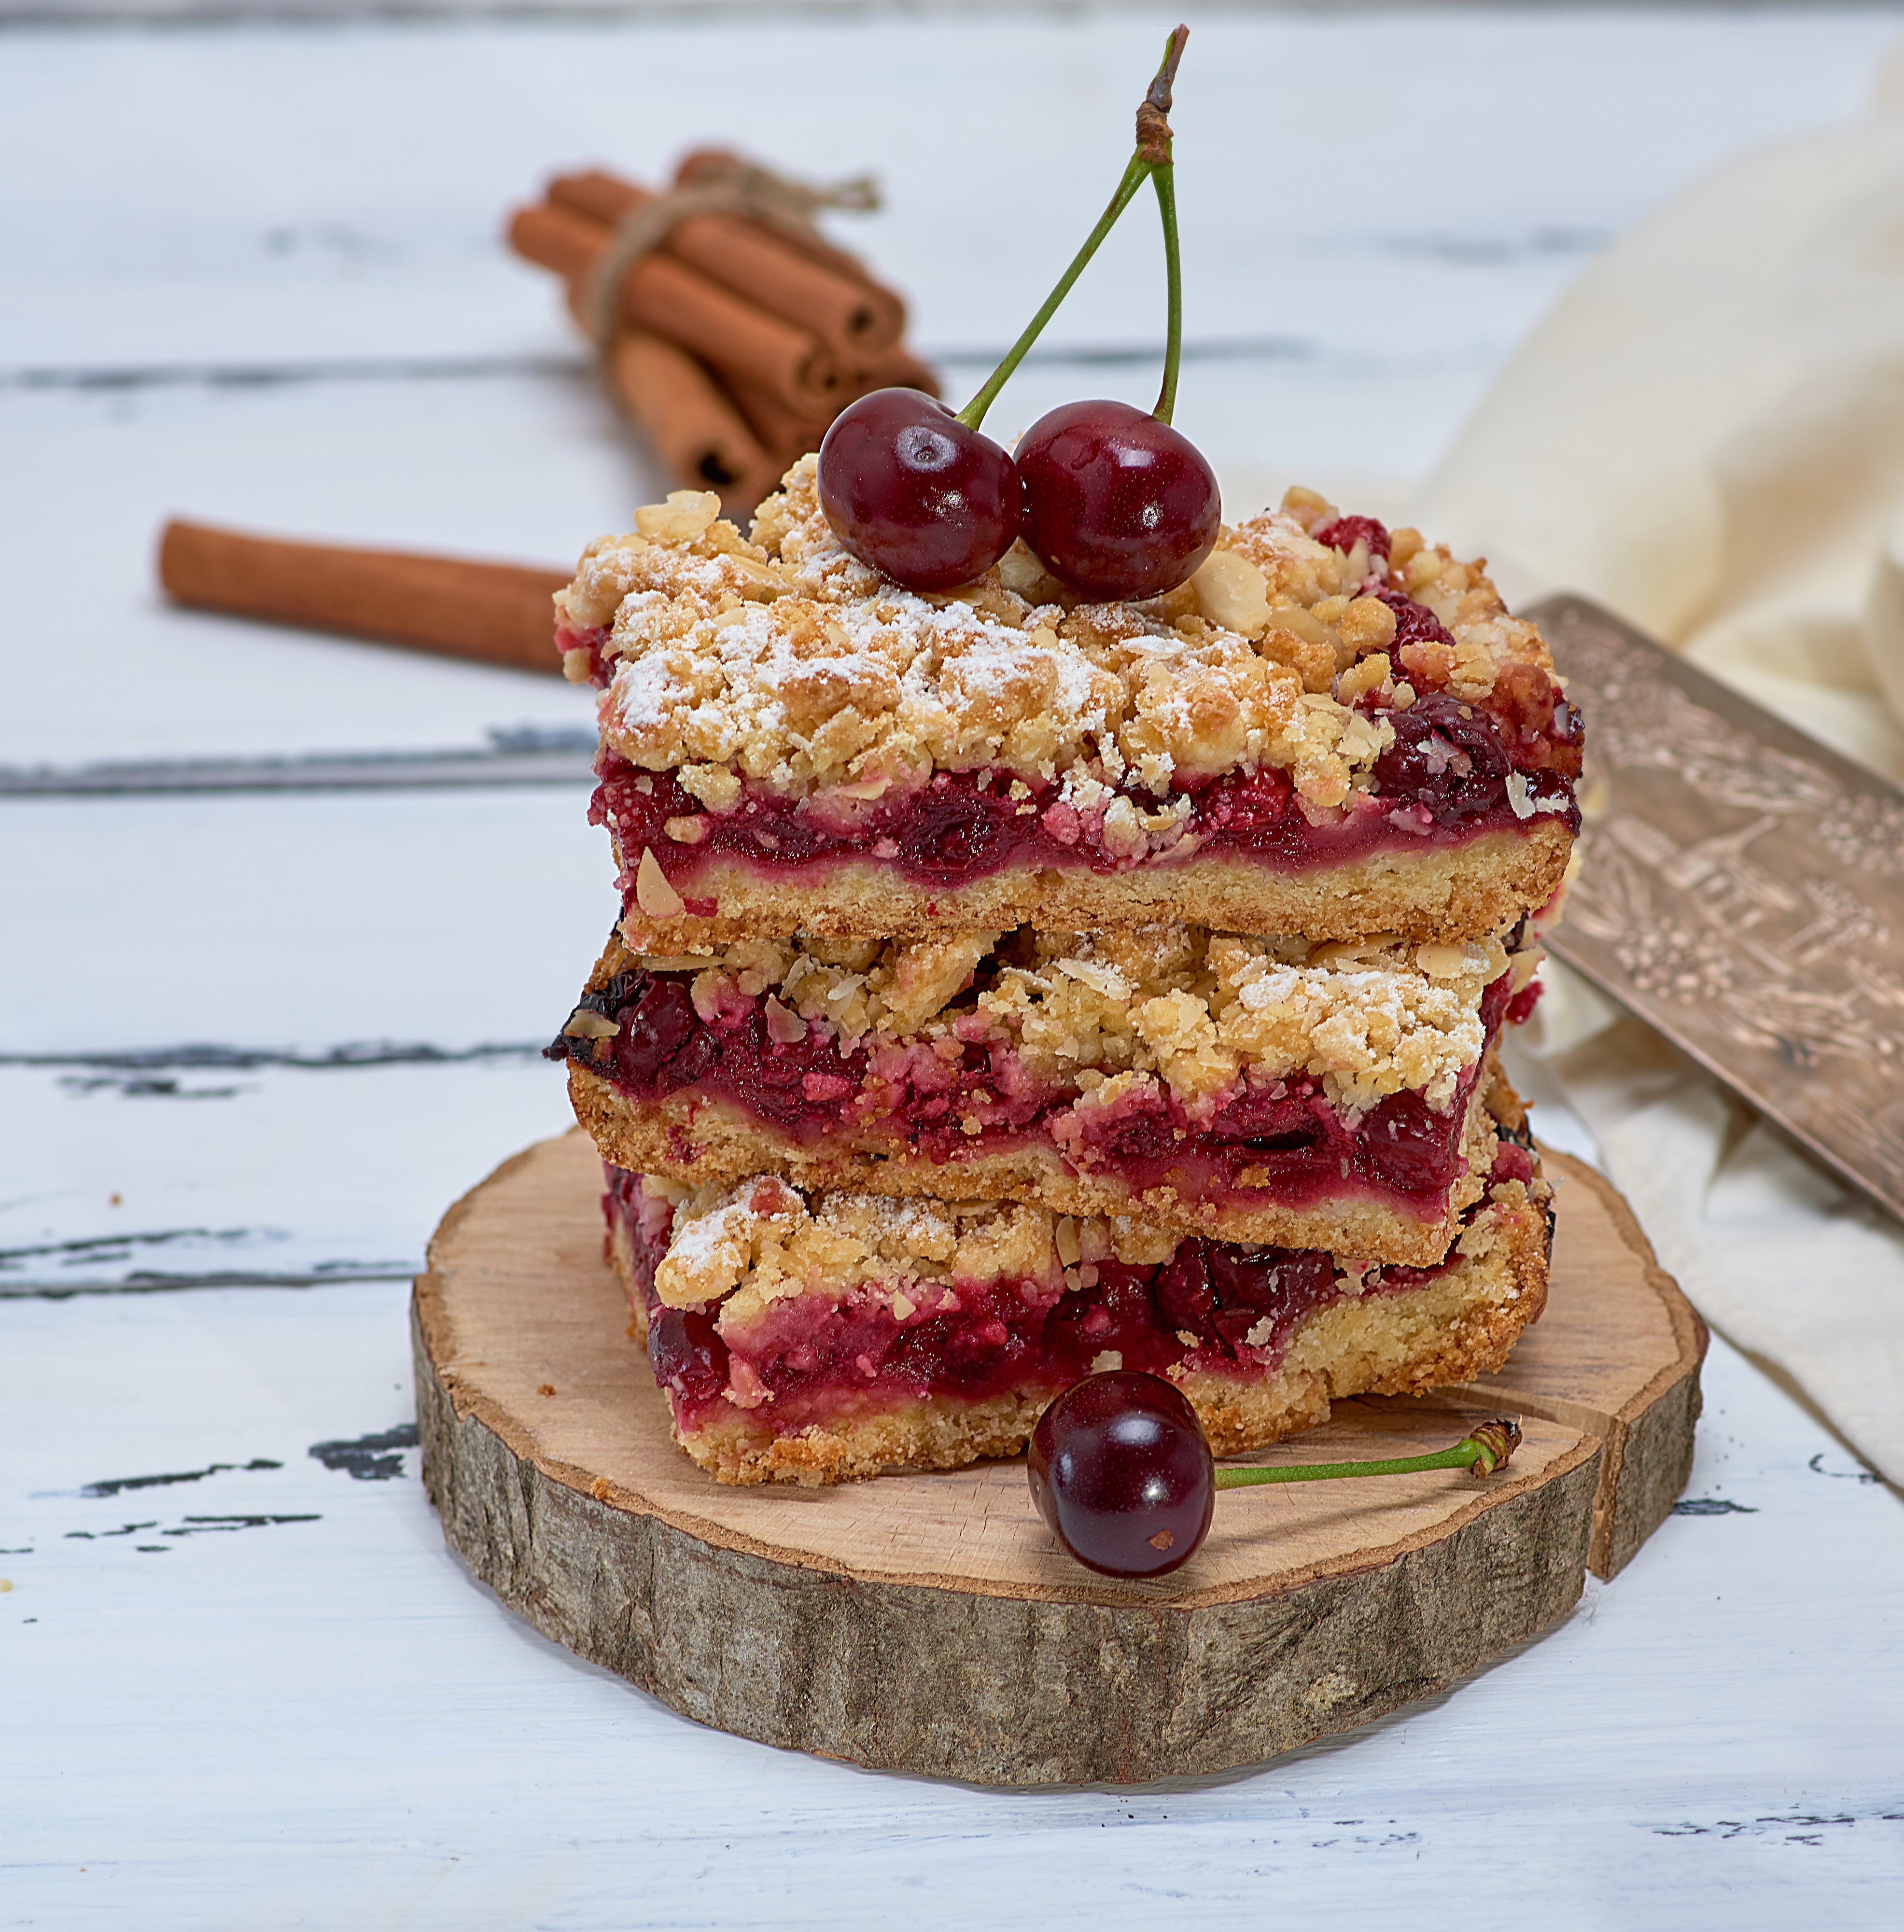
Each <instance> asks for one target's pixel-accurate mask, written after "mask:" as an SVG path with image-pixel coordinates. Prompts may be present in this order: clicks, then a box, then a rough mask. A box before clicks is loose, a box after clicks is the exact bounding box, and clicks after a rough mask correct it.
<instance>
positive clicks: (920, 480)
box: [819, 389, 1021, 590]
mask: <svg viewBox="0 0 1904 1932" xmlns="http://www.w3.org/2000/svg"><path fill="white" fill-rule="evenodd" d="M819 480H820V508H822V509H823V510H824V511H826V520H827V522H828V523H830V524H832V526H833V534H834V535H835V536H836V537H838V538H839V540H840V541H841V543H842V544H844V545H845V547H847V550H850V551H851V552H852V553H853V555H854V556H856V557H857V558H859V561H860V562H862V563H868V564H871V565H872V567H873V568H874V569H875V570H877V571H880V572H881V573H882V574H884V575H886V576H887V577H891V578H892V580H893V582H894V583H898V584H902V585H904V587H905V588H906V589H908V590H951V589H956V588H957V586H958V585H960V584H961V583H970V582H971V581H972V580H973V578H974V577H982V576H983V575H984V574H985V572H986V571H988V570H989V569H990V568H991V566H992V565H994V563H996V562H997V561H998V559H1000V557H1001V556H1003V555H1004V554H1005V553H1006V551H1007V550H1009V549H1010V548H1011V547H1012V542H1013V540H1014V539H1015V538H1016V537H1017V535H1018V517H1019V504H1020V500H1021V499H1020V491H1019V487H1018V470H1017V468H1016V467H1015V465H1014V464H1013V463H1012V458H1011V457H1010V456H1009V455H1008V454H1007V453H1006V452H1005V451H1004V450H1003V449H1000V447H999V446H998V445H997V443H994V442H993V441H992V440H991V437H988V436H981V435H980V434H979V432H978V431H976V430H975V429H967V428H966V426H965V425H964V424H963V423H962V422H960V421H959V419H958V417H957V416H955V414H954V413H952V411H951V410H949V409H947V408H946V406H945V404H943V403H941V402H936V401H934V400H933V398H931V397H930V396H927V395H921V394H920V393H919V391H918V390H916V389H875V390H874V392H873V393H872V394H871V395H870V396H862V397H861V398H859V401H857V402H856V403H850V404H847V407H846V408H844V410H841V412H840V413H839V415H838V416H836V417H835V419H834V422H833V426H832V428H831V429H829V431H827V432H826V440H825V441H824V442H823V443H821V445H820V479H819Z"/></svg>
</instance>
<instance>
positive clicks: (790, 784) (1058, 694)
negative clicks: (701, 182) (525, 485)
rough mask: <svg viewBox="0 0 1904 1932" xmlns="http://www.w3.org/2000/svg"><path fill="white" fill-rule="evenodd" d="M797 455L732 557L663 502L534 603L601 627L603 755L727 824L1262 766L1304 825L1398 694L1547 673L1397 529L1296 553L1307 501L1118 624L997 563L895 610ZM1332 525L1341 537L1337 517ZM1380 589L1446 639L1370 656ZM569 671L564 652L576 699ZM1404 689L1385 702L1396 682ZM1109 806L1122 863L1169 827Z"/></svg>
mask: <svg viewBox="0 0 1904 1932" xmlns="http://www.w3.org/2000/svg"><path fill="white" fill-rule="evenodd" d="M816 461H817V459H816V458H813V457H811V456H808V457H804V458H802V459H801V460H800V461H799V462H798V463H796V464H795V465H794V466H793V469H791V470H790V471H789V472H787V477H786V478H785V480H784V483H783V484H782V486H781V490H779V492H778V493H776V494H775V495H774V496H769V498H768V499H766V502H764V503H763V504H762V505H761V506H760V511H759V512H758V513H757V515H756V517H755V518H754V527H753V535H752V537H751V539H749V538H743V537H742V535H740V533H739V531H738V530H737V529H735V527H734V526H733V524H731V523H727V522H726V521H724V520H722V519H721V517H719V516H718V499H716V498H715V496H713V495H712V493H706V492H696V491H692V490H678V491H676V493H674V494H673V496H670V498H669V499H668V500H667V502H666V503H665V504H659V505H650V506H649V507H648V508H644V509H643V510H641V511H639V512H638V513H637V517H636V523H637V528H636V529H635V531H634V532H633V533H631V534H630V535H625V536H619V537H604V538H599V539H598V540H597V541H595V543H593V544H591V545H590V546H589V548H588V550H586V552H585V553H583V557H582V559H581V562H580V565H579V567H578V568H577V574H576V577H575V579H574V582H573V583H571V585H570V586H568V588H567V589H565V590H563V591H560V592H557V594H556V609H557V614H558V619H559V622H562V623H563V624H564V625H567V626H568V628H570V629H571V630H572V631H590V630H599V629H600V628H602V627H604V626H610V625H612V632H611V634H610V636H609V637H608V639H607V643H606V644H605V645H604V647H603V655H604V659H605V661H607V663H608V664H610V665H612V667H613V671H612V676H611V677H610V682H609V685H608V687H607V689H606V690H605V691H604V692H603V694H602V696H601V701H600V705H599V717H600V722H601V733H602V737H603V740H604V743H605V744H606V745H607V746H609V747H610V748H611V749H613V751H616V752H618V753H619V754H621V755H622V757H625V758H626V759H627V760H628V761H629V762H630V763H632V764H634V765H635V766H639V767H640V768H643V769H646V770H649V771H661V770H668V769H676V768H680V767H688V768H690V769H689V770H688V771H687V772H683V776H682V782H683V784H684V785H685V786H686V787H687V788H688V790H690V791H691V792H692V793H694V796H697V798H699V799H701V800H702V801H703V802H704V803H705V804H706V805H707V806H708V808H709V810H710V811H715V812H721V811H727V810H731V809H732V808H733V804H734V802H735V801H736V799H737V797H738V796H739V782H740V781H741V780H742V779H745V780H746V781H749V782H751V783H753V784H756V785H758V786H761V787H766V788H767V789H769V790H773V791H775V792H778V793H781V794H782V795H794V794H800V793H805V792H807V791H808V790H812V789H814V788H815V787H827V788H836V787H845V788H847V795H848V796H858V797H868V798H870V797H877V796H880V795H881V793H883V791H884V790H885V789H886V787H900V788H901V790H904V789H909V788H910V787H914V786H916V785H918V784H921V783H922V782H923V781H925V778H927V777H928V776H929V775H930V774H931V772H933V771H934V770H958V771H976V770H988V769H1003V770H1004V771H1007V772H1011V773H1012V774H1013V775H1015V776H1017V777H1018V778H1021V779H1030V780H1033V781H1037V782H1039V783H1041V784H1061V785H1062V786H1063V787H1064V797H1063V802H1065V803H1067V804H1071V805H1076V806H1078V808H1080V809H1089V808H1090V806H1091V805H1093V803H1095V804H1096V805H1104V804H1105V802H1106V801H1107V800H1108V797H1109V794H1110V793H1111V791H1113V790H1117V789H1118V788H1119V787H1123V790H1125V791H1126V793H1127V792H1128V791H1129V789H1130V787H1131V786H1132V784H1135V786H1137V787H1138V788H1140V789H1142V790H1147V791H1149V792H1150V793H1151V794H1152V795H1153V796H1155V797H1157V798H1158V799H1160V800H1162V799H1165V798H1166V796H1167V795H1168V793H1170V791H1171V787H1172V783H1173V781H1174V779H1176V778H1178V777H1180V776H1192V777H1198V776H1207V777H1213V776H1216V775H1220V774H1222V773H1224V772H1231V771H1234V770H1237V769H1256V768H1258V767H1260V766H1264V765H1268V766H1275V767H1276V768H1278V769H1282V770H1285V771H1286V772H1288V774H1289V775H1290V778H1291V781H1293V783H1294V785H1295V787H1296V788H1297V791H1298V792H1299V793H1300V794H1301V796H1302V797H1303V799H1305V801H1306V802H1307V803H1309V805H1312V807H1314V808H1316V809H1318V810H1321V811H1326V810H1328V809H1330V808H1334V807H1337V806H1340V805H1343V804H1344V803H1345V802H1347V801H1348V800H1349V799H1350V798H1351V796H1352V795H1353V794H1354V793H1356V792H1357V790H1366V789H1367V788H1368V787H1369V783H1370V780H1371V773H1372V769H1373V766H1374V764H1375V760H1377V759H1378V757H1380V756H1381V753H1382V752H1383V751H1384V750H1385V749H1386V748H1387V747H1388V745H1390V744H1392V743H1393V741H1394V733H1393V727H1392V726H1391V725H1390V724H1389V723H1388V722H1387V720H1386V719H1385V718H1382V717H1380V716H1371V715H1369V713H1368V712H1367V711H1366V710H1364V709H1357V705H1358V702H1359V701H1363V700H1372V701H1375V702H1377V703H1381V704H1384V705H1387V706H1392V707H1393V708H1398V709H1407V708H1408V705H1410V704H1411V703H1412V702H1413V701H1414V695H1415V690H1416V687H1417V685H1421V686H1423V688H1426V687H1427V686H1430V685H1432V686H1433V687H1435V688H1447V689H1448V690H1450V691H1453V693H1454V694H1455V695H1456V696H1457V697H1461V698H1463V699H1465V700H1470V701H1475V700H1481V699H1483V698H1485V697H1487V695H1488V694H1489V693H1490V692H1491V691H1492V690H1493V688H1494V686H1495V681H1496V678H1497V676H1498V673H1500V672H1501V671H1502V670H1504V669H1505V668H1506V667H1507V666H1508V665H1510V664H1516V663H1522V664H1531V665H1534V666H1537V667H1539V668H1540V670H1542V671H1543V672H1551V670H1552V660H1551V658H1549V655H1548V654H1547V651H1546V646H1545V645H1544V644H1543V643H1542V641H1541V639H1540V634H1539V633H1538V632H1537V631H1535V630H1534V628H1533V626H1531V625H1528V624H1525V623H1522V622H1520V621H1519V620H1518V619H1515V618H1513V617H1510V616H1508V615H1507V612H1506V610H1505V609H1504V607H1503V606H1502V604H1501V600H1500V598H1499V597H1498V595H1496V593H1495V589H1494V586H1492V583H1489V580H1488V579H1487V577H1486V575H1485V574H1483V571H1482V567H1481V566H1480V565H1479V564H1464V563H1462V562H1458V561H1456V559H1453V557H1452V556H1450V555H1449V553H1447V550H1444V549H1441V548H1438V547H1432V546H1429V545H1428V544H1426V543H1424V542H1423V540H1422V538H1420V535H1419V534H1418V533H1417V532H1414V531H1412V530H1407V529H1404V530H1400V531H1397V532H1395V534H1394V535H1393V539H1392V541H1391V544H1390V553H1389V555H1388V556H1387V558H1386V559H1384V558H1383V557H1382V556H1381V554H1380V553H1379V552H1376V553H1373V554H1372V553H1371V552H1370V550H1369V544H1368V541H1366V538H1363V537H1362V536H1360V535H1358V536H1356V537H1355V538H1354V540H1353V541H1351V542H1350V543H1349V544H1348V548H1347V549H1346V550H1345V549H1342V548H1339V547H1336V544H1335V543H1334V542H1333V541H1328V542H1325V541H1318V538H1316V537H1315V535H1312V532H1315V531H1317V530H1319V529H1324V528H1325V526H1331V527H1333V526H1332V525H1331V520H1332V518H1333V515H1334V512H1333V509H1332V508H1331V507H1330V505H1327V503H1325V502H1323V500H1322V499H1321V498H1320V497H1318V496H1315V495H1314V494H1313V493H1312V492H1308V491H1303V490H1292V491H1291V492H1290V493H1289V495H1288V496H1287V497H1286V498H1285V501H1284V503H1283V505H1282V507H1281V508H1279V509H1276V510H1274V511H1266V512H1265V513H1264V514H1262V515H1261V516H1258V517H1252V518H1251V519H1250V520H1249V521H1248V522H1246V523H1243V524H1241V525H1240V526H1237V527H1236V528H1234V529H1230V528H1227V527H1226V528H1225V529H1224V531H1223V532H1222V535H1221V537H1220V538H1219V546H1218V547H1217V549H1216V550H1215V551H1213V553H1212V554H1211V555H1210V557H1209V558H1207V559H1206V560H1205V562H1204V564H1203V565H1202V566H1201V568H1199V569H1198V571H1197V573H1196V574H1195V576H1194V577H1192V579H1191V580H1190V581H1189V583H1186V584H1183V585H1182V586H1179V588H1178V589H1176V590H1174V591H1171V592H1168V594H1167V595H1164V596H1162V597H1159V598H1153V599H1151V600H1150V601H1147V602H1144V603H1141V604H1123V603H1111V604H1091V603H1087V602H1085V601H1082V600H1081V598H1079V597H1078V595H1077V594H1076V593H1075V592H1072V591H1070V590H1069V589H1067V588H1066V586H1063V585H1062V584H1060V583H1058V582H1057V580H1056V579H1054V578H1053V577H1051V576H1050V575H1048V574H1047V573H1046V572H1045V570H1044V568H1043V567H1042V565H1040V564H1039V562H1038V561H1037V559H1036V558H1035V557H1033V556H1032V555H1031V554H1030V552H1029V551H1027V550H1024V548H1023V547H1022V546H1019V547H1017V548H1015V549H1014V550H1012V552H1010V553H1009V554H1008V555H1007V556H1006V557H1005V558H1004V559H1002V560H1001V562H1000V563H999V564H998V565H995V566H994V568H992V569H991V571H988V572H987V573H986V574H985V576H984V577H982V578H980V579H979V580H977V581H976V583H972V584H970V585H968V586H966V587H965V588H964V589H961V590H959V591H958V592H955V593H950V594H946V595H931V596H920V595H916V594H915V593H913V592H910V591H907V590H903V589H900V588H899V587H898V586H896V585H895V584H893V583H889V582H888V581H887V580H885V579H884V578H883V577H880V575H879V574H877V572H876V571H873V570H871V569H869V568H868V567H867V566H866V565H864V564H862V563H860V562H858V561H857V560H856V559H854V558H853V557H851V556H849V555H848V554H847V552H846V551H845V550H843V549H842V548H841V547H840V544H839V543H838V540H837V539H836V538H835V536H834V535H833V533H832V530H831V529H830V528H829V526H828V525H827V523H826V517H825V515H824V514H823V511H821V509H820V502H819V497H818V494H817V489H816V487H815V483H814V466H815V463H816ZM1351 521H1353V520H1351ZM1391 590H1401V591H1404V592H1405V593H1406V594H1407V595H1408V596H1410V597H1411V598H1414V599H1415V600H1416V601H1418V602H1420V603H1421V604H1423V605H1425V606H1426V607H1427V608H1428V609H1429V610H1431V611H1432V612H1433V613H1434V614H1435V616H1436V618H1437V619H1439V620H1440V622H1441V624H1442V625H1444V626H1445V627H1446V628H1447V631H1448V632H1449V633H1450V635H1451V637H1452V638H1453V643H1452V645H1450V644H1448V643H1442V642H1441V641H1439V640H1433V641H1429V642H1404V643H1401V644H1400V645H1399V646H1397V644H1396V637H1397V628H1396V616H1395V613H1394V612H1393V610H1391V609H1390V607H1388V605H1387V604H1384V602H1382V601H1381V598H1380V596H1379V595H1378V594H1377V593H1378V592H1388V591H1391ZM590 655H591V654H590V652H589V650H588V649H585V648H576V649H571V651H570V652H568V656H567V659H566V667H567V668H568V671H569V674H570V675H571V676H572V677H574V678H576V679H586V677H587V676H589V660H590ZM1411 678H1412V679H1414V682H1412V683H1411V682H1410V680H1411ZM1163 817H1165V814H1164V813H1162V812H1158V813H1152V814H1145V813H1144V812H1142V811H1140V810H1139V809H1138V807H1137V806H1136V805H1135V804H1133V803H1132V801H1131V799H1129V797H1128V796H1123V797H1120V798H1119V799H1117V802H1115V803H1114V804H1111V805H1110V807H1109V810H1108V813H1107V815H1106V820H1105V830H1106V837H1107V841H1122V843H1123V844H1124V845H1125V846H1126V847H1129V849H1131V850H1135V849H1137V847H1138V844H1141V842H1142V841H1144V840H1146V839H1147V838H1153V837H1154V836H1156V835H1161V834H1165V833H1167V832H1168V830H1169V827H1168V826H1167V825H1165V824H1164V823H1156V824H1153V823H1150V820H1151V819H1153V818H1156V819H1159V820H1162V818H1163Z"/></svg>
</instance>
